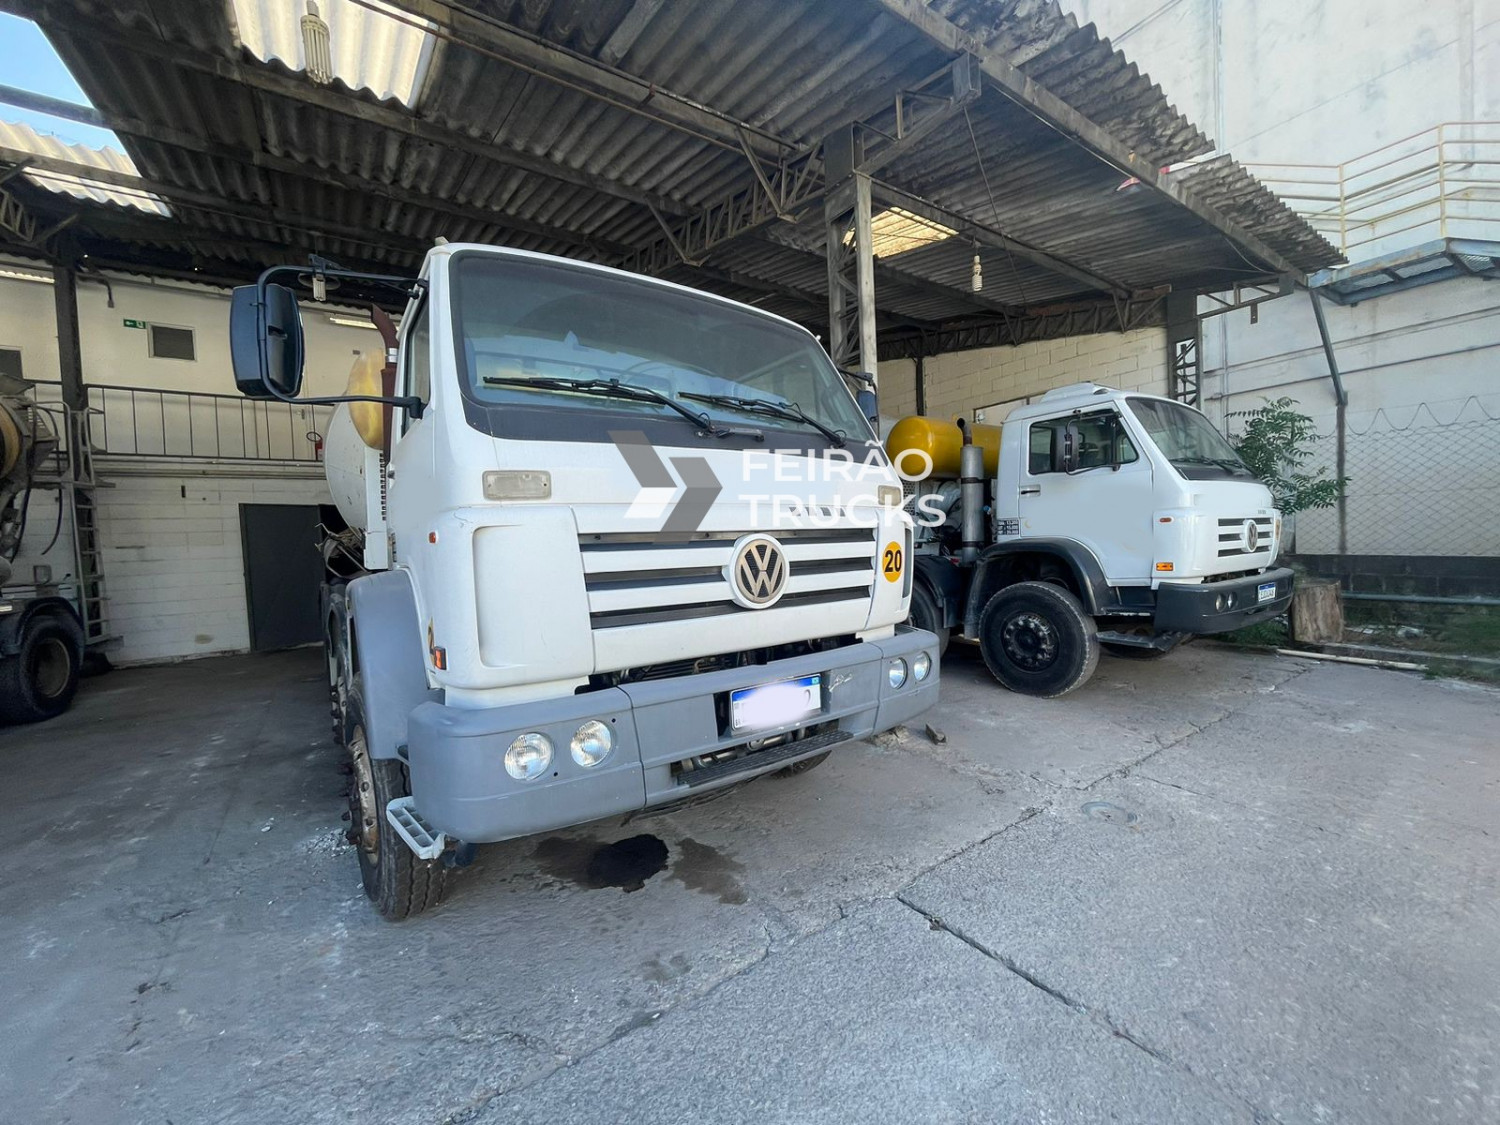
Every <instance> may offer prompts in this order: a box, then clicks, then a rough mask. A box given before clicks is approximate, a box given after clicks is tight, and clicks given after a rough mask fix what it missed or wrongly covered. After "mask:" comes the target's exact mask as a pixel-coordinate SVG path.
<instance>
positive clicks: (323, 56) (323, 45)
mask: <svg viewBox="0 0 1500 1125" xmlns="http://www.w3.org/2000/svg"><path fill="white" fill-rule="evenodd" d="M302 54H303V57H304V59H305V60H306V63H307V76H308V77H309V78H311V79H312V80H313V81H314V82H317V83H318V84H319V85H323V86H326V85H328V83H330V82H332V81H333V51H332V47H331V44H330V43H329V41H328V24H327V23H325V22H324V21H323V17H322V16H320V15H318V5H317V3H316V0H307V15H305V16H303V17H302Z"/></svg>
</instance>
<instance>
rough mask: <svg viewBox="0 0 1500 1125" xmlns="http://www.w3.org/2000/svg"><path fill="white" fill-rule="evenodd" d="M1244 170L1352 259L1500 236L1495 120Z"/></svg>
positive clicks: (1499, 147)
mask: <svg viewBox="0 0 1500 1125" xmlns="http://www.w3.org/2000/svg"><path fill="white" fill-rule="evenodd" d="M1245 167H1247V168H1248V169H1249V170H1250V171H1252V172H1253V173H1254V174H1255V175H1256V177H1257V178H1258V179H1259V180H1260V181H1261V182H1262V183H1264V184H1265V185H1266V186H1267V187H1268V188H1270V189H1271V190H1272V191H1274V192H1275V193H1276V194H1277V195H1279V196H1280V197H1281V198H1282V200H1284V201H1285V202H1286V204H1287V206H1289V207H1291V209H1292V210H1294V211H1296V212H1297V213H1298V214H1299V215H1301V216H1302V217H1303V218H1305V219H1306V220H1307V221H1308V222H1309V223H1310V224H1311V225H1312V227H1313V228H1314V229H1315V230H1317V231H1318V232H1319V233H1321V234H1323V235H1324V236H1325V237H1326V238H1328V240H1329V241H1330V242H1333V243H1335V244H1336V245H1337V246H1338V248H1339V250H1340V251H1342V252H1343V254H1344V256H1345V257H1346V258H1348V259H1349V260H1351V261H1358V260H1360V259H1365V258H1370V257H1373V256H1375V255H1377V254H1382V253H1388V252H1391V251H1394V250H1400V249H1405V248H1407V247H1409V246H1413V245H1416V244H1418V243H1421V242H1428V241H1433V240H1436V239H1441V238H1475V239H1495V238H1500V122H1496V121H1449V122H1445V123H1443V124H1441V125H1434V126H1432V127H1431V128H1430V129H1424V130H1422V132H1420V133H1413V134H1412V135H1411V136H1409V137H1402V138H1401V139H1400V140H1397V141H1392V142H1390V143H1389V144H1385V145H1381V146H1380V147H1379V148H1376V149H1371V150H1370V151H1369V152H1365V153H1361V154H1360V155H1359V156H1355V157H1352V158H1350V159H1348V160H1345V161H1344V162H1343V163H1341V164H1269V163H1260V164H1247V165H1245Z"/></svg>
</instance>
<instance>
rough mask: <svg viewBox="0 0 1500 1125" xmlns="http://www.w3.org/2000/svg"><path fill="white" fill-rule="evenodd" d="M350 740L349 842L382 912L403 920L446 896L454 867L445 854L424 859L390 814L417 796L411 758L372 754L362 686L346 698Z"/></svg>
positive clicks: (367, 887)
mask: <svg viewBox="0 0 1500 1125" xmlns="http://www.w3.org/2000/svg"><path fill="white" fill-rule="evenodd" d="M345 710H346V715H347V720H348V722H347V725H346V727H345V734H344V745H345V746H346V747H347V748H348V751H349V763H350V767H351V769H350V775H349V821H350V825H349V842H350V843H352V844H353V845H354V847H355V851H356V852H357V853H358V855H359V874H360V877H361V879H363V881H364V885H365V894H366V895H368V896H369V899H370V901H371V902H373V903H374V904H375V909H376V910H378V911H379V912H380V916H381V917H382V918H388V919H390V920H391V921H393V922H399V921H400V920H402V919H403V918H411V917H413V916H415V915H417V914H420V913H422V911H424V910H426V909H427V908H428V907H429V906H436V905H437V904H438V903H439V902H441V901H442V898H443V891H444V889H445V885H446V883H447V877H448V869H447V868H446V867H445V866H444V865H443V862H442V860H441V859H418V858H417V856H416V854H415V853H414V852H413V851H412V850H411V849H410V848H409V847H407V846H406V841H404V840H402V839H401V837H400V836H398V835H397V834H396V830H395V829H394V828H392V827H391V825H390V822H389V821H388V820H386V817H385V809H386V806H387V805H388V804H390V802H391V801H394V800H395V799H396V798H398V797H409V796H411V780H410V778H409V777H408V775H407V772H406V763H405V762H401V761H399V760H397V759H394V758H371V757H370V751H369V743H368V740H367V738H366V737H365V718H364V708H363V707H362V706H361V704H360V699H359V695H358V693H357V692H350V693H349V695H348V698H347V700H346V702H345Z"/></svg>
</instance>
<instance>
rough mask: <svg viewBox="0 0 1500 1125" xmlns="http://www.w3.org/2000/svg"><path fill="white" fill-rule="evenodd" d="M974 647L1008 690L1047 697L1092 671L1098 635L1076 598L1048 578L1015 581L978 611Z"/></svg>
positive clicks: (1063, 691) (1084, 678)
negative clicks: (976, 642) (1035, 580)
mask: <svg viewBox="0 0 1500 1125" xmlns="http://www.w3.org/2000/svg"><path fill="white" fill-rule="evenodd" d="M979 647H980V651H981V652H983V653H984V662H985V664H986V665H987V666H988V667H989V670H990V672H991V673H992V674H993V675H994V677H995V679H997V680H999V681H1000V682H1001V683H1002V684H1004V685H1005V686H1006V687H1008V688H1010V690H1011V691H1015V692H1020V693H1021V694H1022V695H1035V696H1037V697H1039V698H1041V699H1052V698H1055V697H1056V696H1059V695H1066V694H1067V693H1068V692H1070V691H1072V690H1073V689H1074V688H1076V687H1079V686H1080V685H1082V684H1083V683H1084V682H1085V681H1087V680H1088V678H1089V677H1090V676H1092V675H1093V674H1094V668H1095V666H1096V665H1097V664H1098V663H1099V637H1098V635H1097V633H1096V631H1095V627H1094V621H1093V618H1091V617H1090V616H1089V615H1088V614H1087V613H1086V612H1084V609H1083V606H1082V605H1080V604H1079V602H1078V599H1077V598H1075V597H1074V596H1073V595H1072V594H1070V593H1069V592H1068V591H1067V590H1064V589H1063V588H1062V587H1061V586H1054V585H1052V584H1051V583H1050V582H1018V583H1016V584H1015V585H1014V586H1007V587H1006V588H1005V589H1003V590H1001V591H1000V592H999V593H998V594H996V595H995V596H994V597H992V598H991V599H990V600H989V602H988V603H986V605H985V607H984V612H983V613H981V614H980V615H979Z"/></svg>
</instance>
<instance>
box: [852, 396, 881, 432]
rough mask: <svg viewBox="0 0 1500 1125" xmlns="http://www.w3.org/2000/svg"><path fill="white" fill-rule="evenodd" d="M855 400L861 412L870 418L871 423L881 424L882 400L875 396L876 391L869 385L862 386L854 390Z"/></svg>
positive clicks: (876, 425)
mask: <svg viewBox="0 0 1500 1125" xmlns="http://www.w3.org/2000/svg"><path fill="white" fill-rule="evenodd" d="M854 401H855V403H857V404H858V406H859V412H860V413H861V414H863V415H864V416H865V417H866V418H868V419H869V420H870V425H872V426H875V427H877V428H878V427H879V426H880V401H879V400H878V399H877V398H876V397H875V392H874V391H872V390H870V388H869V387H861V388H860V389H859V390H857V391H855V392H854Z"/></svg>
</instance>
